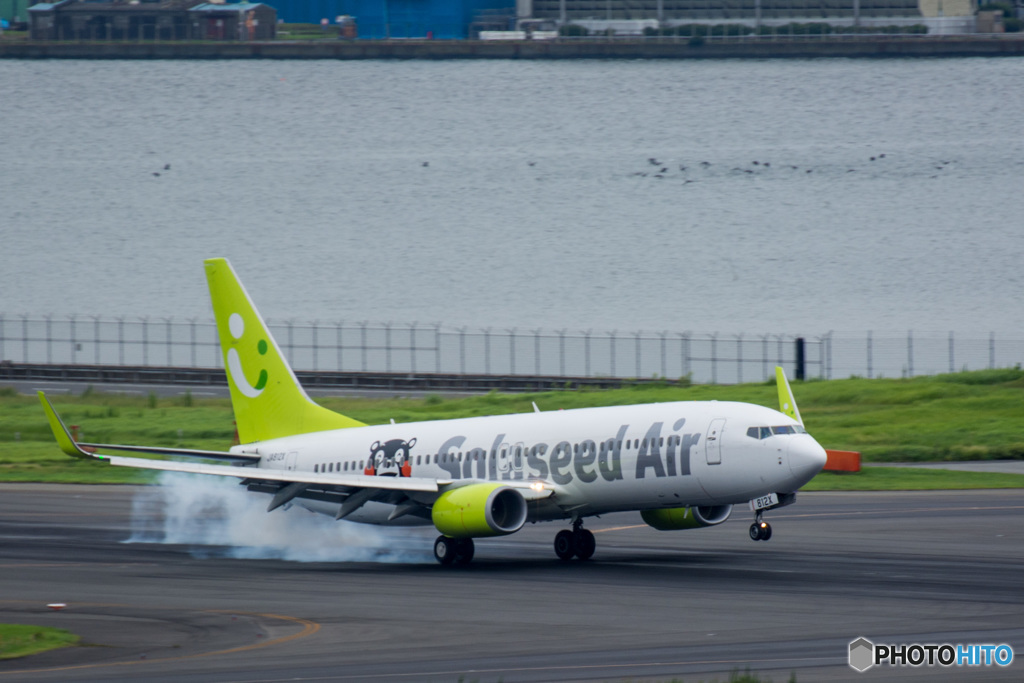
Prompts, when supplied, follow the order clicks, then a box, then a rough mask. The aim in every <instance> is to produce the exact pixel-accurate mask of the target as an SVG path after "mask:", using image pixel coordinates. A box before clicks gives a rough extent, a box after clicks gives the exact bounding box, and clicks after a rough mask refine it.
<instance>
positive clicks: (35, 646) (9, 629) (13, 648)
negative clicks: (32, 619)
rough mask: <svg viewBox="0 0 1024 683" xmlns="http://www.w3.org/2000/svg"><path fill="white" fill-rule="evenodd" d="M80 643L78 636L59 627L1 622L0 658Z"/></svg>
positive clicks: (25, 654)
mask: <svg viewBox="0 0 1024 683" xmlns="http://www.w3.org/2000/svg"><path fill="white" fill-rule="evenodd" d="M76 643H78V636H76V635H75V634H73V633H69V632H67V631H65V630H63V629H59V628H46V627H43V626H23V625H21V624H0V659H14V658H15V657H25V656H27V655H34V654H36V653H38V652H46V651H47V650H55V649H57V648H59V647H68V646H69V645H75V644H76Z"/></svg>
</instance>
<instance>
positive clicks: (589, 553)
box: [555, 519, 597, 560]
mask: <svg viewBox="0 0 1024 683" xmlns="http://www.w3.org/2000/svg"><path fill="white" fill-rule="evenodd" d="M596 549H597V541H596V540H595V539H594V534H592V533H590V532H589V531H587V530H586V529H584V528H583V520H582V519H574V520H573V522H572V531H569V530H568V529H562V530H561V531H559V532H558V533H557V534H556V535H555V554H556V555H558V557H559V558H560V559H563V560H571V559H572V558H574V557H578V558H579V559H581V560H589V559H590V558H591V557H593V556H594V551H595V550H596Z"/></svg>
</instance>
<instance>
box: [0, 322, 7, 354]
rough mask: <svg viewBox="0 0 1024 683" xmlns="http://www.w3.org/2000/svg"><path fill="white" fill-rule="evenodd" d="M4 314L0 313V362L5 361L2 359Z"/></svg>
mask: <svg viewBox="0 0 1024 683" xmlns="http://www.w3.org/2000/svg"><path fill="white" fill-rule="evenodd" d="M4 336H5V335H4V314H3V313H0V360H7V359H6V358H5V357H4Z"/></svg>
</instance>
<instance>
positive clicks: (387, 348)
mask: <svg viewBox="0 0 1024 683" xmlns="http://www.w3.org/2000/svg"><path fill="white" fill-rule="evenodd" d="M384 368H385V370H386V371H387V372H391V321H390V320H389V321H388V322H386V323H384Z"/></svg>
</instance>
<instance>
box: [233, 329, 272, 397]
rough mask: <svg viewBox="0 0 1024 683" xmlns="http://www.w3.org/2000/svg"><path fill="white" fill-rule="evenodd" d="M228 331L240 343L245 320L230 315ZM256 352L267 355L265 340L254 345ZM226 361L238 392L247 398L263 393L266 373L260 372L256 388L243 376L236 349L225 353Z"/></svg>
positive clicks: (265, 384)
mask: <svg viewBox="0 0 1024 683" xmlns="http://www.w3.org/2000/svg"><path fill="white" fill-rule="evenodd" d="M228 329H229V330H230V331H231V336H232V337H233V338H234V339H236V340H238V341H241V339H242V335H244V334H245V320H243V319H242V316H240V315H239V314H238V313H232V314H231V317H230V318H228ZM256 351H257V352H258V353H259V354H260V355H261V356H263V355H266V353H267V340H266V339H260V340H259V342H258V343H257V344H256ZM227 361H228V372H230V373H231V379H232V380H233V381H234V383H235V386H236V387H238V390H239V391H241V392H242V394H243V395H244V396H246V397H248V398H256V397H257V396H259V395H260V394H262V393H263V389H264V387H266V386H267V371H266V370H260V376H259V378H258V379H257V380H256V386H252V385H251V384H249V380H248V379H247V378H246V376H245V372H244V371H243V370H242V359H241V358H240V357H239V355H238V349H235V348H231V349H228V353H227Z"/></svg>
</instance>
